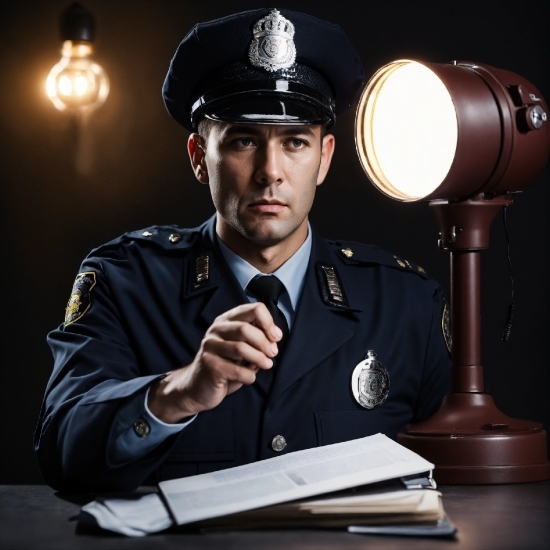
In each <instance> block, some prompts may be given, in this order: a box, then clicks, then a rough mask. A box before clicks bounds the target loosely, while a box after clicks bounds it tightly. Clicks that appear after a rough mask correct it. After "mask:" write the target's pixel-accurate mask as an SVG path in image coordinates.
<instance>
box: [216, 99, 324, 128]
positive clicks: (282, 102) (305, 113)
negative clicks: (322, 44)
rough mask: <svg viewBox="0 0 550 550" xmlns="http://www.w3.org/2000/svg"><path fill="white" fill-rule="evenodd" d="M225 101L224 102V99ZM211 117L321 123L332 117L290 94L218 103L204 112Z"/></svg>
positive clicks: (265, 121) (303, 123)
mask: <svg viewBox="0 0 550 550" xmlns="http://www.w3.org/2000/svg"><path fill="white" fill-rule="evenodd" d="M224 103H225V102H224ZM205 117H206V118H209V119H211V120H219V121H222V122H234V123H249V124H288V125H310V124H311V125H318V124H319V125H324V124H330V123H331V122H332V118H331V117H329V116H328V115H327V114H325V113H322V112H321V111H320V110H319V109H316V108H315V107H314V106H313V105H309V104H307V103H304V102H301V101H298V100H296V99H292V98H283V97H248V98H242V99H240V100H238V101H235V99H233V100H232V101H231V102H227V103H225V104H223V103H222V104H221V105H220V106H219V107H217V108H214V109H212V107H211V108H210V110H209V111H208V114H206V115H205Z"/></svg>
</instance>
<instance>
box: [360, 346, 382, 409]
mask: <svg viewBox="0 0 550 550" xmlns="http://www.w3.org/2000/svg"><path fill="white" fill-rule="evenodd" d="M351 391H352V393H353V396H354V397H355V400H356V401H357V403H359V405H361V406H362V407H365V409H374V407H377V406H378V405H381V404H382V403H384V401H385V400H386V398H387V397H388V394H389V392H390V377H389V375H388V371H387V369H386V367H385V366H384V365H383V364H382V363H381V362H380V361H378V360H377V359H376V353H375V352H374V351H373V350H369V351H368V352H367V355H366V357H365V359H364V360H363V361H361V362H360V363H359V364H358V365H357V366H356V367H355V369H353V373H352V375H351Z"/></svg>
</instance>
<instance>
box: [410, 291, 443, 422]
mask: <svg viewBox="0 0 550 550" xmlns="http://www.w3.org/2000/svg"><path fill="white" fill-rule="evenodd" d="M434 285H435V289H434V292H433V295H432V303H431V306H432V315H431V326H430V332H429V336H428V340H427V345H426V353H425V361H424V370H423V374H422V382H421V386H420V392H419V395H418V399H417V402H416V406H415V416H414V420H413V421H414V422H418V421H420V420H423V419H425V418H428V417H430V416H431V415H433V414H434V413H436V412H437V410H438V409H439V407H440V405H441V402H442V401H443V398H444V397H445V396H446V395H447V394H448V393H449V390H450V387H451V355H450V352H449V349H448V348H447V343H446V340H445V335H444V334H445V330H446V327H445V324H444V322H443V321H444V316H445V307H446V301H445V299H444V296H443V291H442V290H441V288H440V287H439V285H436V284H435V283H434Z"/></svg>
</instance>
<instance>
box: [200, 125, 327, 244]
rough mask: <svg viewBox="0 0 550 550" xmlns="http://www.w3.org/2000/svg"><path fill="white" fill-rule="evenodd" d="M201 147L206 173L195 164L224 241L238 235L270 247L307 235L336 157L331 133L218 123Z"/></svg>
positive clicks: (318, 130) (316, 129) (308, 127)
mask: <svg viewBox="0 0 550 550" xmlns="http://www.w3.org/2000/svg"><path fill="white" fill-rule="evenodd" d="M192 139H193V136H191V138H190V141H191V140H192ZM202 147H203V149H204V150H201V149H200V148H198V147H197V152H198V153H199V155H198V156H199V157H201V159H200V161H201V162H200V164H201V165H202V170H203V172H201V173H200V174H199V173H198V172H197V167H195V162H193V164H194V167H195V172H196V174H197V177H198V178H199V180H200V181H202V182H203V183H208V184H209V185H210V191H211V193H212V198H213V201H214V205H215V207H216V210H217V212H218V233H219V234H220V235H221V236H222V238H224V236H225V237H226V238H229V239H231V238H232V237H236V238H238V236H239V235H240V236H242V237H244V238H245V239H247V240H248V241H252V242H254V243H256V244H257V245H259V246H261V247H263V246H265V247H269V246H273V245H276V244H278V243H280V242H282V241H284V240H285V239H287V238H288V237H289V236H291V235H293V234H294V233H295V232H296V231H298V230H300V229H301V230H302V231H305V228H306V227H307V216H308V213H309V211H310V209H311V206H312V204H313V198H314V196H315V190H316V188H317V186H318V185H320V184H321V183H322V182H323V180H324V178H325V176H326V173H327V171H328V168H329V165H330V160H331V158H332V152H333V148H334V137H333V136H332V135H326V136H324V138H323V137H321V128H320V127H319V126H276V125H259V124H250V125H246V124H231V123H215V124H213V125H212V127H211V130H210V132H209V135H208V136H207V138H206V140H205V141H203V142H202ZM191 148H192V146H191V145H190V152H191ZM191 158H192V161H193V154H192V153H191ZM224 240H225V239H224Z"/></svg>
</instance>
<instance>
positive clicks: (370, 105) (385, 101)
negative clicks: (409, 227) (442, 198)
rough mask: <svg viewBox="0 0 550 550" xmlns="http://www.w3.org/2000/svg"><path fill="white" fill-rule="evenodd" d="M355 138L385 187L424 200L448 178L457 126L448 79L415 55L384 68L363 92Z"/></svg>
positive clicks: (409, 198)
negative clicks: (417, 60)
mask: <svg viewBox="0 0 550 550" xmlns="http://www.w3.org/2000/svg"><path fill="white" fill-rule="evenodd" d="M356 138H357V145H358V149H359V153H360V154H359V156H360V158H361V161H362V163H363V166H364V168H365V169H366V171H367V173H368V175H369V176H370V178H371V179H372V180H373V182H374V183H375V185H377V186H378V187H379V188H380V189H381V190H382V191H383V192H384V193H386V194H388V195H390V196H391V197H393V198H396V199H400V200H403V201H414V200H419V199H422V198H424V197H426V196H427V195H429V194H430V193H432V192H433V191H434V190H435V189H437V187H438V186H439V185H440V184H441V182H442V181H443V180H444V179H445V177H446V175H447V173H448V172H449V169H450V168H451V164H452V162H453V159H454V155H455V151H456V145H457V138H458V128H457V117H456V111H455V108H454V105H453V101H452V99H451V96H450V94H449V92H448V91H447V88H446V87H445V85H444V84H443V82H442V81H441V80H440V79H439V78H438V77H437V76H436V75H435V74H434V73H433V72H432V71H431V70H430V69H428V68H427V67H425V66H424V65H421V64H420V63H416V62H414V61H396V62H394V63H392V64H390V65H387V66H386V67H384V68H382V69H381V70H380V71H378V73H377V74H376V75H375V76H374V77H373V79H372V80H371V83H370V84H369V86H368V87H367V89H366V90H365V92H364V93H363V96H362V98H361V102H360V104H359V110H358V122H357V127H356Z"/></svg>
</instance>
